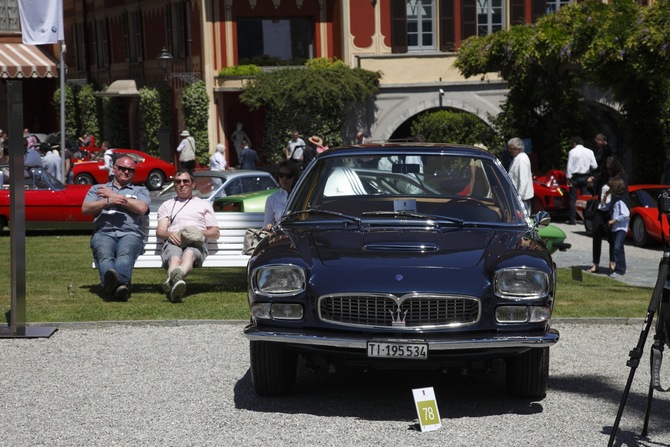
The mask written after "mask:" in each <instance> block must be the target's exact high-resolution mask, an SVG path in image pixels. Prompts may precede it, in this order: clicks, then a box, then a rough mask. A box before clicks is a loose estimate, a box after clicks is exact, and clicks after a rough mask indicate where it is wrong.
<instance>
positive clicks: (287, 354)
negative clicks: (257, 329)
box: [249, 341, 298, 396]
mask: <svg viewBox="0 0 670 447" xmlns="http://www.w3.org/2000/svg"><path fill="white" fill-rule="evenodd" d="M249 350H250V354H251V378H252V380H253V382H254V388H255V389H256V394H258V395H259V396H281V395H284V394H288V393H289V392H290V391H291V390H292V389H293V385H295V376H296V371H297V367H298V354H297V353H295V352H291V351H287V350H286V349H284V348H282V346H281V345H279V344H277V343H269V342H264V341H251V342H250V346H249Z"/></svg>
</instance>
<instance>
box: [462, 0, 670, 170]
mask: <svg viewBox="0 0 670 447" xmlns="http://www.w3.org/2000/svg"><path fill="white" fill-rule="evenodd" d="M669 22H670V6H669V5H668V2H654V4H653V5H652V6H650V7H640V6H639V5H638V4H637V2H635V1H634V0H610V1H609V2H608V3H604V2H602V1H600V0H584V1H582V2H578V3H575V4H573V5H570V6H567V7H562V8H561V9H560V10H559V11H558V12H556V13H552V14H549V15H547V16H545V17H543V18H541V19H540V20H538V21H537V23H535V24H533V25H518V26H514V27H512V28H511V29H510V30H508V31H502V32H498V33H495V34H491V35H488V36H482V37H473V38H470V39H468V40H466V41H465V42H464V44H463V45H462V46H461V48H460V50H459V55H458V59H457V61H456V66H457V67H458V68H459V69H460V70H461V72H462V73H463V75H465V76H466V77H470V76H475V75H480V74H484V73H488V72H493V71H497V72H499V73H500V74H501V76H502V77H503V79H504V80H505V81H507V82H508V85H509V91H510V92H509V95H508V98H507V100H506V102H505V104H504V105H503V107H502V108H503V112H502V114H501V115H500V116H498V117H497V120H496V123H497V124H498V126H499V128H500V129H501V131H502V132H504V133H506V134H507V135H510V136H511V135H512V134H517V135H520V136H530V137H531V138H532V140H533V143H534V147H537V148H538V149H540V151H541V152H542V154H543V158H544V163H545V164H547V165H549V166H561V165H562V163H563V162H564V159H565V153H566V149H567V144H566V143H567V139H568V138H569V137H570V136H571V135H582V136H586V135H593V134H594V133H595V132H596V131H597V130H596V128H595V127H594V124H593V123H591V122H590V118H589V111H588V107H587V104H586V102H585V101H584V97H583V93H582V92H583V87H584V86H586V85H589V84H593V85H596V86H597V87H599V88H600V89H602V90H603V91H606V92H610V93H611V94H612V95H613V96H614V99H615V100H616V101H618V102H619V103H620V104H621V109H622V112H623V119H624V123H625V125H624V130H625V141H626V142H627V145H628V147H629V148H630V150H631V152H632V153H633V154H634V157H635V159H634V160H633V161H634V162H635V163H634V164H635V168H636V170H635V174H636V175H637V176H638V177H639V178H650V177H651V178H656V177H658V169H659V161H660V160H662V157H663V147H664V144H663V142H664V141H667V139H668V128H667V124H665V123H667V122H670V120H668V118H667V115H665V114H666V110H667V107H666V104H667V103H668V98H669V96H668V91H669V90H668V81H667V80H666V77H667V72H668V69H669V68H670V57H669V56H670V55H669V54H668V48H669V44H670V29H669V27H668V26H667V24H668V23H669Z"/></svg>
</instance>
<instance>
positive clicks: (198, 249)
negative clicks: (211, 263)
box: [161, 241, 207, 268]
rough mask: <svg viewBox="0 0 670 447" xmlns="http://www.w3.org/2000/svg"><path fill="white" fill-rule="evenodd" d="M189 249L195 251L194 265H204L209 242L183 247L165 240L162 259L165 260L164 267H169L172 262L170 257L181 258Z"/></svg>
mask: <svg viewBox="0 0 670 447" xmlns="http://www.w3.org/2000/svg"><path fill="white" fill-rule="evenodd" d="M187 250H188V251H190V252H192V253H193V259H194V261H193V267H200V266H202V263H203V262H204V261H205V258H207V244H204V245H200V246H189V247H186V248H181V247H178V246H176V245H174V244H171V243H170V241H165V242H163V247H162V248H161V260H162V261H163V267H164V268H167V266H168V264H169V262H170V258H172V257H174V256H177V257H179V258H181V256H182V255H183V254H184V252H185V251H187Z"/></svg>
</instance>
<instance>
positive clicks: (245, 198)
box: [212, 188, 279, 213]
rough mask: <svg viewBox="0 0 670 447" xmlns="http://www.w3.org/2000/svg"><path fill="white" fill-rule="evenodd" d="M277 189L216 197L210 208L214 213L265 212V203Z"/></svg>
mask: <svg viewBox="0 0 670 447" xmlns="http://www.w3.org/2000/svg"><path fill="white" fill-rule="evenodd" d="M278 189H279V188H273V189H266V190H262V191H254V192H248V193H244V194H235V195H231V196H226V197H217V198H216V199H214V202H213V203H212V206H213V207H214V211H215V212H228V211H236V212H239V213H262V212H264V211H265V201H266V200H267V198H268V197H270V196H271V195H272V194H274V193H275V192H276V191H277V190H278Z"/></svg>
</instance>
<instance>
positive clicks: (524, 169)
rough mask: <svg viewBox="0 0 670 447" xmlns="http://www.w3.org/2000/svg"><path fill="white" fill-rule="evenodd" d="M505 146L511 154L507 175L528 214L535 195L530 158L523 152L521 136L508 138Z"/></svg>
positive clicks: (523, 146)
mask: <svg viewBox="0 0 670 447" xmlns="http://www.w3.org/2000/svg"><path fill="white" fill-rule="evenodd" d="M507 148H508V149H509V153H510V155H511V156H512V162H511V163H510V165H509V176H510V178H511V179H512V183H514V186H516V190H517V191H518V192H519V196H520V197H521V200H522V201H523V206H524V207H525V208H526V213H528V215H529V216H530V211H531V209H530V208H531V201H532V199H533V197H534V196H535V192H534V191H533V172H532V171H531V167H530V158H528V154H526V153H525V152H524V149H525V145H524V144H523V140H522V139H521V138H518V137H514V138H512V139H511V140H509V141H508V142H507Z"/></svg>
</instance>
